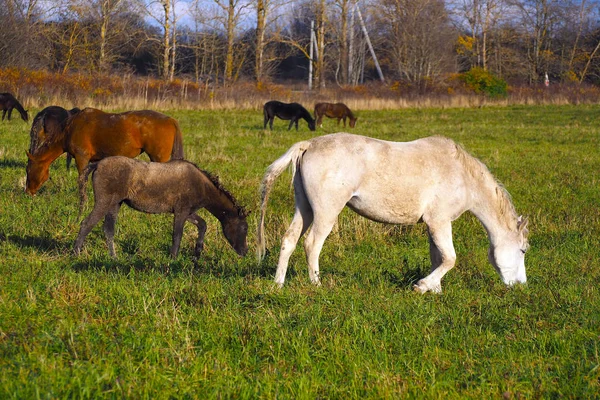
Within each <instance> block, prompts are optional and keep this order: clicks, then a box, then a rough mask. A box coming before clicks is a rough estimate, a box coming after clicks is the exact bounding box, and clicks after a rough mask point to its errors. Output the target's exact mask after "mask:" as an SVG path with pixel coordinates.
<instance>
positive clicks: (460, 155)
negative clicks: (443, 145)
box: [440, 138, 517, 230]
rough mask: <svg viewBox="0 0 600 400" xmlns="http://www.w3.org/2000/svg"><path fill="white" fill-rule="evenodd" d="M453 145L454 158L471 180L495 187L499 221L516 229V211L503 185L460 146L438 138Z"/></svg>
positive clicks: (480, 184) (481, 184)
mask: <svg viewBox="0 0 600 400" xmlns="http://www.w3.org/2000/svg"><path fill="white" fill-rule="evenodd" d="M440 139H443V140H447V141H449V142H451V143H453V145H454V147H455V149H456V158H457V159H458V160H459V161H460V163H461V164H462V165H463V166H464V168H465V170H466V171H467V173H468V174H469V175H470V176H471V177H472V178H473V180H474V181H475V182H476V183H477V184H478V185H479V186H483V185H485V184H490V183H491V184H492V185H495V196H494V200H495V201H496V206H497V209H498V211H499V215H500V217H501V221H502V222H503V223H504V224H505V226H506V227H508V228H509V229H511V230H515V229H516V226H517V225H516V224H517V211H516V210H515V206H514V205H513V203H512V199H511V196H510V194H509V193H508V191H507V190H506V188H505V187H504V185H502V183H501V182H500V181H498V180H497V179H496V177H494V175H493V174H492V173H491V172H490V170H489V169H488V167H487V166H486V165H485V164H484V163H482V162H481V161H480V160H478V159H477V158H475V157H474V156H472V155H471V154H470V153H469V152H468V151H466V150H465V149H464V148H463V147H462V146H461V145H460V144H458V143H455V142H453V141H452V140H450V139H446V138H440Z"/></svg>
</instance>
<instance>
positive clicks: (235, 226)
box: [221, 208, 248, 256]
mask: <svg viewBox="0 0 600 400" xmlns="http://www.w3.org/2000/svg"><path fill="white" fill-rule="evenodd" d="M247 215H248V213H246V211H244V209H243V208H240V209H238V211H237V213H236V214H234V215H230V216H228V217H226V218H224V219H223V220H222V221H221V227H222V228H223V235H225V239H227V241H228V242H229V244H230V245H231V247H233V249H234V250H235V252H236V253H238V254H239V255H240V256H245V255H246V253H247V252H248V244H247V243H246V236H247V235H248V223H247V222H246V216H247Z"/></svg>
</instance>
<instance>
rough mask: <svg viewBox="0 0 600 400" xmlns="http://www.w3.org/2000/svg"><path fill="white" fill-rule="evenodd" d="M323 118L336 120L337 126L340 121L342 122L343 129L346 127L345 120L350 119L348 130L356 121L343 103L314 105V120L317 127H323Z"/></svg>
mask: <svg viewBox="0 0 600 400" xmlns="http://www.w3.org/2000/svg"><path fill="white" fill-rule="evenodd" d="M323 116H326V117H329V118H337V123H338V125H339V124H340V120H344V128H345V127H346V118H349V119H350V128H354V125H356V120H357V119H358V118H357V117H355V116H354V114H352V111H350V109H349V108H348V106H346V105H345V104H344V103H335V104H333V103H317V104H315V119H316V120H317V125H318V126H320V127H323Z"/></svg>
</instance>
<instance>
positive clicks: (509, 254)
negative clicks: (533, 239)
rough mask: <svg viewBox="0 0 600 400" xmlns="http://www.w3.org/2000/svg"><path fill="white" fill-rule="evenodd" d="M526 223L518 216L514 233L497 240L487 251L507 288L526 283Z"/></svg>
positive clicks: (526, 220)
mask: <svg viewBox="0 0 600 400" xmlns="http://www.w3.org/2000/svg"><path fill="white" fill-rule="evenodd" d="M528 222H529V221H528V219H527V218H523V216H520V217H519V219H518V220H517V230H516V232H510V233H509V234H507V235H506V236H504V237H503V238H502V239H501V240H498V242H497V243H494V244H493V245H492V246H491V247H490V249H489V251H488V258H489V260H490V262H491V263H492V265H493V266H494V268H496V271H498V273H499V274H500V277H501V278H502V281H503V282H504V283H505V284H507V285H509V286H512V285H513V284H515V283H525V282H527V275H526V274H525V252H526V251H527V249H528V248H529V243H528V242H527V234H528V233H529V230H528V229H527V223H528Z"/></svg>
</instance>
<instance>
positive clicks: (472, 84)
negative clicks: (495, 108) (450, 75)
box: [461, 67, 508, 97]
mask: <svg viewBox="0 0 600 400" xmlns="http://www.w3.org/2000/svg"><path fill="white" fill-rule="evenodd" d="M461 79H462V81H463V82H464V83H465V85H466V86H467V88H468V89H470V90H472V91H474V92H475V93H485V94H487V95H488V96H490V97H504V96H506V95H507V89H508V84H507V83H506V81H505V80H504V79H502V78H498V77H496V76H494V75H492V74H490V73H489V72H488V71H486V70H484V69H483V68H479V67H475V68H472V69H471V70H470V71H468V72H465V73H463V74H461Z"/></svg>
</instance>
